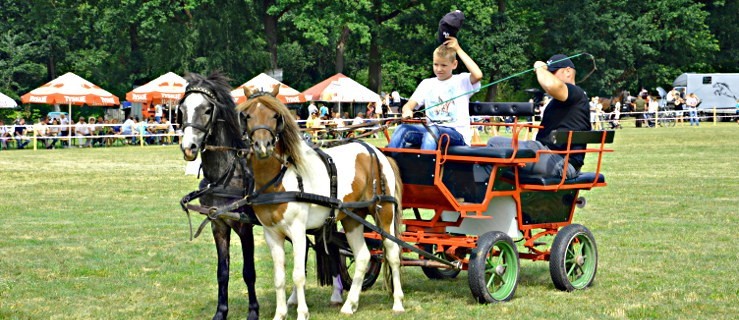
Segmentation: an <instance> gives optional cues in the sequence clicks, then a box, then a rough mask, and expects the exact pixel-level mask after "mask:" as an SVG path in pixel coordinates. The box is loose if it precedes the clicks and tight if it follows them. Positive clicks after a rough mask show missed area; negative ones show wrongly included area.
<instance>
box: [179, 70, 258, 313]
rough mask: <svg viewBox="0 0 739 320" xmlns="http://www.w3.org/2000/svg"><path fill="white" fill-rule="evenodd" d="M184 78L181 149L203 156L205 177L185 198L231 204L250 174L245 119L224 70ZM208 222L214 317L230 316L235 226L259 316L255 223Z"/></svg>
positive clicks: (251, 309)
mask: <svg viewBox="0 0 739 320" xmlns="http://www.w3.org/2000/svg"><path fill="white" fill-rule="evenodd" d="M185 79H186V80H187V81H188V85H187V88H186V90H185V95H184V97H183V98H182V100H181V101H180V103H179V106H178V112H177V113H178V117H177V118H178V123H179V124H180V128H181V129H182V131H183V136H182V137H181V139H180V149H181V151H182V154H183V156H184V158H185V160H187V161H193V160H195V159H196V158H197V157H198V155H199V154H200V155H201V161H202V165H201V169H202V172H203V176H204V179H203V180H202V181H201V183H200V190H198V191H197V193H199V194H197V196H190V195H188V196H186V197H188V199H187V201H188V202H189V201H190V200H194V199H195V198H200V204H201V205H202V206H205V207H214V206H223V205H227V204H230V203H232V202H234V201H236V200H238V199H241V198H242V197H243V196H244V194H243V193H244V192H243V190H244V189H246V188H247V187H246V184H248V183H249V181H247V180H246V179H247V178H248V177H249V176H250V175H249V174H247V173H246V172H245V171H246V167H245V165H244V164H245V163H244V162H242V161H241V160H243V158H242V159H239V155H238V153H239V150H242V149H245V148H246V145H244V143H243V141H242V139H241V132H242V129H241V128H242V127H243V123H242V121H243V119H242V118H240V117H239V116H238V113H237V112H236V111H235V104H234V101H233V98H232V97H231V93H230V86H229V84H228V81H229V79H228V78H227V77H226V76H225V75H223V74H221V73H213V74H211V75H210V76H208V77H207V78H206V77H204V76H202V75H199V74H196V73H190V74H188V75H186V76H185ZM209 147H215V148H216V149H217V150H218V151H210V150H209ZM184 200H185V199H183V201H184ZM243 211H244V213H245V214H246V215H247V216H248V215H251V216H253V211H252V210H251V208H250V207H245V208H243ZM206 221H207V220H206ZM210 222H211V223H210V225H211V231H212V232H213V239H214V240H215V245H216V252H217V254H218V268H217V271H216V277H217V279H218V304H217V307H216V312H215V315H214V316H213V319H226V318H227V316H228V282H229V266H230V254H229V247H230V242H231V231H232V230H233V231H234V232H236V234H237V235H238V236H239V239H240V240H241V247H242V251H243V260H244V267H243V270H242V274H243V278H244V282H245V283H246V286H247V288H248V296H249V314H248V317H247V319H250V320H251V319H258V318H259V302H258V301H257V296H256V288H255V282H256V271H255V269H254V234H253V224H251V223H244V222H240V221H237V220H231V219H212V220H210ZM201 229H202V227H201ZM198 233H199V232H198Z"/></svg>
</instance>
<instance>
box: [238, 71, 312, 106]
mask: <svg viewBox="0 0 739 320" xmlns="http://www.w3.org/2000/svg"><path fill="white" fill-rule="evenodd" d="M277 83H279V84H280V92H279V93H278V94H277V99H279V100H280V101H282V103H303V102H305V101H306V100H305V97H304V96H303V94H302V93H300V91H298V90H295V89H293V88H291V87H289V86H287V85H286V84H284V83H282V82H279V81H277V79H275V78H272V77H270V76H268V75H266V74H264V73H260V74H259V75H258V76H256V77H254V78H252V79H251V80H249V81H247V82H245V83H244V84H242V85H240V86H238V87H237V88H236V89H234V90H233V91H231V96H233V97H234V101H235V102H236V104H240V103H242V102H244V101H246V96H245V95H244V88H248V87H251V88H256V89H259V90H262V91H270V92H271V91H272V88H273V86H274V85H275V84H277Z"/></svg>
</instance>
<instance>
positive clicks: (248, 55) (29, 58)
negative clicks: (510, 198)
mask: <svg viewBox="0 0 739 320" xmlns="http://www.w3.org/2000/svg"><path fill="white" fill-rule="evenodd" d="M1 2H2V5H0V20H1V21H3V23H2V24H1V25H0V80H2V81H0V92H3V93H5V94H7V95H9V96H11V97H13V98H16V99H18V97H19V96H20V95H22V94H23V93H25V92H28V91H29V90H31V89H33V88H35V87H37V86H39V85H41V84H43V83H45V82H47V81H49V80H51V79H53V78H55V77H57V76H59V75H61V74H63V73H65V72H68V71H72V72H75V73H77V74H78V75H80V76H82V77H84V78H87V79H89V80H91V81H93V82H95V83H96V84H98V85H100V86H101V87H103V88H105V89H107V90H109V91H111V92H112V93H114V94H116V95H118V96H120V97H123V96H124V95H125V93H126V92H127V91H129V90H131V89H132V87H133V86H135V85H140V84H143V83H145V82H146V81H148V80H151V79H153V78H155V77H157V76H159V75H161V74H163V73H165V72H168V71H173V72H176V73H179V74H184V73H186V72H208V71H210V70H223V71H226V72H227V73H228V74H229V75H230V76H231V77H232V78H233V83H232V84H233V85H238V84H241V83H242V82H243V81H246V80H248V79H250V78H251V77H253V76H255V75H256V74H258V73H260V72H264V71H267V70H270V69H274V68H281V69H283V70H284V82H285V83H286V84H288V85H291V86H293V87H295V88H296V89H298V90H304V89H307V88H308V87H310V86H312V85H313V84H315V83H317V82H318V81H321V80H323V79H325V78H326V77H328V76H330V75H332V74H334V73H336V72H343V73H344V74H346V75H348V76H350V77H353V78H355V79H357V80H358V81H360V82H361V83H364V84H365V85H368V86H369V87H370V88H371V89H373V90H375V91H378V92H380V91H391V90H394V89H397V90H399V91H400V92H401V94H402V95H404V96H407V95H410V93H411V92H412V91H413V89H414V88H415V86H416V84H417V83H418V82H419V80H420V79H422V78H424V77H428V76H429V75H431V72H430V71H431V70H430V65H431V63H430V55H431V51H432V49H433V48H434V46H435V45H437V43H436V40H435V38H436V30H437V26H438V21H439V19H440V18H441V17H442V16H443V15H444V14H445V13H446V12H449V11H451V10H454V9H460V10H462V11H463V12H465V15H466V19H465V22H464V25H463V27H462V31H461V32H460V34H459V38H460V43H461V44H462V47H463V48H465V50H466V51H467V52H468V53H469V54H470V56H472V57H473V58H474V59H475V60H476V61H477V62H478V63H479V64H480V66H481V68H482V70H483V72H484V73H485V78H484V82H485V83H490V82H492V81H494V80H496V79H501V78H503V77H505V76H507V75H510V74H512V73H514V72H516V71H521V70H525V69H527V68H529V67H530V66H531V65H533V62H534V61H536V60H543V59H546V58H548V57H549V56H550V55H552V54H554V53H558V52H561V53H566V54H575V53H579V52H589V53H592V54H593V55H594V56H595V58H596V60H597V66H598V70H597V71H596V72H595V73H594V74H593V76H592V77H590V78H589V79H588V81H586V82H584V83H582V85H583V87H585V89H586V90H588V92H590V93H592V94H599V95H610V94H612V93H614V92H615V91H617V90H620V89H630V90H632V91H635V90H638V89H639V88H640V87H645V88H649V89H653V88H655V87H657V86H669V85H670V84H671V82H672V80H673V79H674V78H675V77H676V76H677V75H679V74H680V73H683V72H688V71H691V72H736V71H737V69H736V61H739V48H738V47H737V46H738V45H737V42H736V41H735V40H736V39H737V36H738V35H739V27H737V25H736V23H734V22H735V21H734V20H735V19H736V12H737V2H736V1H725V0H714V1H708V0H603V1H592V0H574V1H560V0H507V1H506V0H496V1H492V0H461V1H456V2H454V3H455V4H454V5H452V4H450V2H448V1H441V0H405V1H404V0H393V1H379V0H339V1H334V0H305V1H298V0H182V1H169V0H86V1H78V0H39V1H21V0H2V1H1ZM576 60H577V61H575V63H576V65H577V66H578V70H579V72H580V75H584V74H586V73H587V72H588V71H589V70H590V69H592V63H591V62H590V61H588V60H587V59H586V58H584V57H583V58H578V59H576ZM532 86H536V83H535V82H534V78H533V77H532V76H523V77H520V78H516V79H512V80H511V81H506V82H504V83H502V84H501V85H500V86H496V87H491V88H490V89H489V91H487V92H486V93H480V94H479V96H478V97H476V99H477V100H483V99H485V100H495V99H497V100H501V99H504V100H512V99H516V100H519V99H525V95H524V94H523V93H522V89H525V88H528V87H532Z"/></svg>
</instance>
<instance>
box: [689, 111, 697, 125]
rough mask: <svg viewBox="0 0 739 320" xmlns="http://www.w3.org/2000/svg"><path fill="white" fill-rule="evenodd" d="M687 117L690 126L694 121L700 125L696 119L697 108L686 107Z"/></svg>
mask: <svg viewBox="0 0 739 320" xmlns="http://www.w3.org/2000/svg"><path fill="white" fill-rule="evenodd" d="M688 117H690V125H691V126H692V125H693V123H695V125H696V126H699V125H700V121H698V109H697V108H688Z"/></svg>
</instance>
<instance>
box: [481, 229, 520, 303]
mask: <svg viewBox="0 0 739 320" xmlns="http://www.w3.org/2000/svg"><path fill="white" fill-rule="evenodd" d="M517 263H518V257H517V256H516V254H515V252H514V251H513V247H511V246H510V245H509V244H508V243H507V242H505V241H498V242H496V243H495V244H494V245H493V248H491V249H490V253H489V254H488V256H487V258H486V259H485V283H486V285H487V288H488V292H490V295H491V296H492V297H493V299H495V300H499V301H502V300H504V299H506V298H507V297H509V296H510V294H511V292H512V291H513V290H514V289H515V287H516V279H517V278H518V274H517V273H518V268H517V267H516V264H517Z"/></svg>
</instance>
